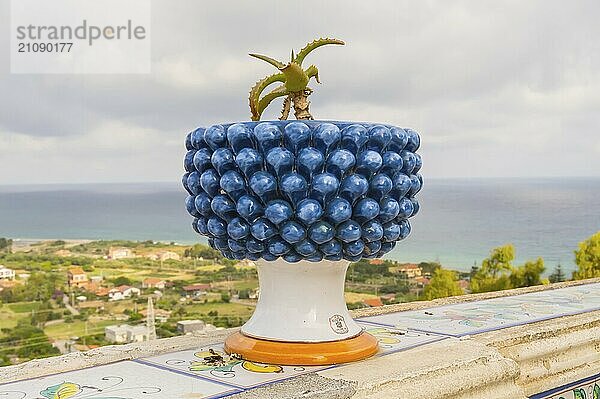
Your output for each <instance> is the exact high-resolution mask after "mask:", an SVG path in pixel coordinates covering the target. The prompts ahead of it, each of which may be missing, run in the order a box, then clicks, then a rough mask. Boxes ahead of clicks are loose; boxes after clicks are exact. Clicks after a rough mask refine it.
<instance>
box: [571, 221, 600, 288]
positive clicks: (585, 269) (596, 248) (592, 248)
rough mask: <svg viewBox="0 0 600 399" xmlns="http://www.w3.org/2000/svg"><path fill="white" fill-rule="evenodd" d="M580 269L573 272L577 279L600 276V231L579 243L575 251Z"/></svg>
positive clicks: (576, 261)
mask: <svg viewBox="0 0 600 399" xmlns="http://www.w3.org/2000/svg"><path fill="white" fill-rule="evenodd" d="M575 263H576V264H577V267H578V270H576V271H575V272H573V278H574V279H575V280H581V279H584V278H593V277H600V231H598V232H597V233H596V234H594V235H592V236H591V237H590V238H588V239H587V240H585V241H583V242H580V243H579V249H578V250H576V251H575Z"/></svg>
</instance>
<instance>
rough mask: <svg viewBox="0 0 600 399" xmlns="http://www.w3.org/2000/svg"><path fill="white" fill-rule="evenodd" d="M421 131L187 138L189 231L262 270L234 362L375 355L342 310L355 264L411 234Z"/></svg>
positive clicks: (218, 133)
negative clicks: (241, 359)
mask: <svg viewBox="0 0 600 399" xmlns="http://www.w3.org/2000/svg"><path fill="white" fill-rule="evenodd" d="M419 144H420V139H419V136H418V134H417V133H416V132H414V131H413V130H410V129H401V128H398V127H393V126H388V125H382V124H370V123H352V122H329V121H271V122H241V123H235V124H228V125H215V126H211V127H209V128H208V129H203V128H199V129H196V130H194V131H193V132H191V133H190V134H189V135H188V137H187V139H186V147H187V150H188V152H187V154H186V156H185V160H184V166H185V169H186V173H185V175H184V176H183V185H184V187H185V189H186V190H187V191H188V193H189V196H188V197H187V199H186V207H187V210H188V212H189V213H190V214H191V215H192V216H193V217H194V220H193V222H192V227H193V228H194V230H195V231H197V232H198V233H200V234H202V235H204V236H206V237H208V243H209V245H210V246H211V247H213V248H215V249H217V250H219V251H220V252H221V254H222V255H223V256H225V257H226V258H229V259H240V260H241V259H250V260H254V261H257V267H258V275H259V284H260V297H259V301H258V304H257V307H256V310H255V312H254V314H253V316H252V317H251V319H250V320H249V321H248V322H247V323H246V324H244V326H243V327H242V328H241V331H240V333H237V334H234V335H232V336H231V337H229V339H228V340H227V341H226V349H227V350H228V351H229V352H234V353H239V354H241V355H242V356H243V357H244V358H246V359H248V360H253V361H259V362H269V363H277V364H295V365H315V364H333V363H341V362H346V361H353V360H358V359H361V358H364V357H367V356H370V355H372V354H374V353H375V352H376V351H377V342H376V340H375V338H373V337H371V336H370V335H369V334H366V333H364V332H363V331H362V329H361V328H360V327H359V326H358V325H357V324H356V323H355V322H354V321H353V320H352V318H351V317H350V315H349V313H348V310H347V308H346V305H345V301H344V280H345V274H346V270H347V268H348V265H349V263H350V262H355V261H358V260H360V259H364V258H366V259H373V258H378V257H381V256H383V255H384V254H386V253H387V252H389V251H391V250H392V249H393V248H394V246H395V245H396V242H397V241H399V240H402V239H404V238H406V237H407V236H408V235H409V233H410V229H411V226H410V223H409V222H408V218H410V217H411V216H414V215H415V214H416V213H417V212H418V211H419V204H418V202H417V201H416V199H415V195H416V194H417V193H418V192H419V190H420V189H421V186H422V178H421V176H420V175H419V174H418V172H419V169H420V168H421V158H420V156H419V155H418V154H416V153H415V151H416V150H417V149H418V148H419Z"/></svg>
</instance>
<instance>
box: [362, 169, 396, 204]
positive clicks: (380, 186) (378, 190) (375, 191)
mask: <svg viewBox="0 0 600 399" xmlns="http://www.w3.org/2000/svg"><path fill="white" fill-rule="evenodd" d="M392 186H393V185H392V179H390V178H389V176H387V175H385V174H383V173H379V174H377V175H375V176H373V178H372V179H371V181H370V182H369V192H368V194H369V197H371V198H373V199H374V200H376V201H380V200H381V199H382V198H383V197H385V196H386V195H388V194H389V192H390V191H392Z"/></svg>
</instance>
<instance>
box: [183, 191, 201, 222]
mask: <svg viewBox="0 0 600 399" xmlns="http://www.w3.org/2000/svg"><path fill="white" fill-rule="evenodd" d="M194 201H195V198H194V196H193V195H188V196H187V197H186V198H185V209H186V210H187V211H188V213H189V214H190V215H192V216H193V217H195V218H197V217H200V216H201V215H200V213H199V212H198V211H197V210H196V205H195V204H194Z"/></svg>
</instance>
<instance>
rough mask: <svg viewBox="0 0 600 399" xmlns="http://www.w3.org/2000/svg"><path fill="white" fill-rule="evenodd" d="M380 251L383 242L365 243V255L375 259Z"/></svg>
mask: <svg viewBox="0 0 600 399" xmlns="http://www.w3.org/2000/svg"><path fill="white" fill-rule="evenodd" d="M381 235H382V236H383V228H382V229H381ZM380 250H381V241H371V242H365V249H364V250H363V253H364V254H366V255H372V256H373V257H375V256H377V253H378V252H379V251H380Z"/></svg>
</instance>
